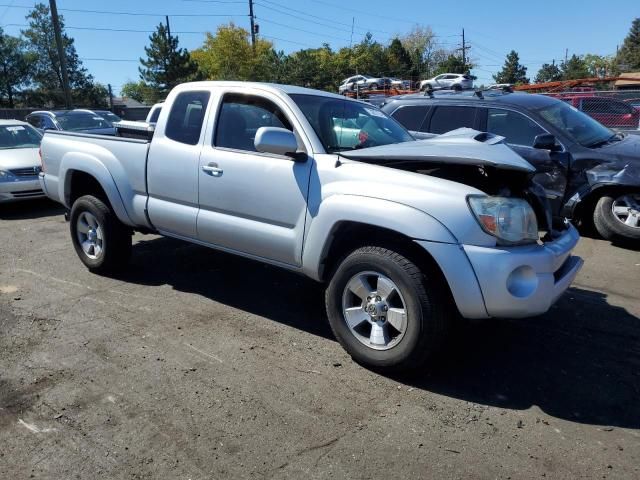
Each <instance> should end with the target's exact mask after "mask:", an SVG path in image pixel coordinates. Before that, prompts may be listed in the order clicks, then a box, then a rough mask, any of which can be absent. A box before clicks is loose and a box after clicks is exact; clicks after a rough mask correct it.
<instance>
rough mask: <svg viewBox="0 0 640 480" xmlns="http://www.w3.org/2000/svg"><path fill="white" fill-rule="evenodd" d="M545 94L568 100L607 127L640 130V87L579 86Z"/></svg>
mask: <svg viewBox="0 0 640 480" xmlns="http://www.w3.org/2000/svg"><path fill="white" fill-rule="evenodd" d="M545 95H549V96H552V97H555V98H558V99H559V100H562V101H564V102H567V103H568V104H570V105H572V106H573V107H575V108H577V109H578V110H580V111H582V112H584V113H586V114H587V115H589V116H590V117H592V118H594V119H596V120H597V121H599V122H600V123H602V124H603V125H604V126H606V127H609V128H612V129H615V130H622V131H629V132H633V133H639V132H640V89H637V90H607V91H603V90H595V89H592V88H577V89H574V90H572V91H567V92H558V93H546V94H545Z"/></svg>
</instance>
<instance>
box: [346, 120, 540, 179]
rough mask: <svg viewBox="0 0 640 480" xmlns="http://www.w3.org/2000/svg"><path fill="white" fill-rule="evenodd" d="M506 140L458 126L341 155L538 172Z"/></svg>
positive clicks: (384, 161)
mask: <svg viewBox="0 0 640 480" xmlns="http://www.w3.org/2000/svg"><path fill="white" fill-rule="evenodd" d="M503 140H504V137H499V136H497V135H492V134H490V133H482V132H479V131H477V130H473V129H471V128H459V129H457V130H453V131H451V132H448V133H445V134H442V135H438V136H436V137H433V138H430V139H427V140H416V141H413V142H404V143H393V144H390V145H383V146H379V147H370V148H362V149H359V150H353V151H346V152H340V156H342V157H344V158H348V159H351V160H357V161H360V162H367V163H377V164H380V165H384V164H392V163H394V162H407V161H409V162H422V161H424V162H428V163H447V164H457V165H477V166H490V167H495V168H497V169H503V170H516V171H521V172H535V168H534V167H533V166H532V165H531V164H530V163H529V162H527V161H526V160H525V159H524V158H522V157H521V156H520V155H518V154H517V153H516V152H514V151H513V150H511V148H509V147H508V146H507V145H505V144H504V143H503Z"/></svg>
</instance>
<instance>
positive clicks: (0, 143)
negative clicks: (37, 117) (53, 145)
mask: <svg viewBox="0 0 640 480" xmlns="http://www.w3.org/2000/svg"><path fill="white" fill-rule="evenodd" d="M41 139H42V135H41V134H40V133H39V132H38V131H37V130H36V129H35V128H33V127H32V126H31V125H7V126H2V127H0V149H2V150H7V149H12V148H38V147H39V146H40V140H41Z"/></svg>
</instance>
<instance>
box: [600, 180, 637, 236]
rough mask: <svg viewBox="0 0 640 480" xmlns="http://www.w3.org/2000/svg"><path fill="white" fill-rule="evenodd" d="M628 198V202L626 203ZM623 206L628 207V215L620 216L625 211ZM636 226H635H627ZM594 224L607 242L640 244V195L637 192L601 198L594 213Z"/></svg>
mask: <svg viewBox="0 0 640 480" xmlns="http://www.w3.org/2000/svg"><path fill="white" fill-rule="evenodd" d="M624 198H627V199H628V201H624ZM622 205H628V209H629V210H628V213H627V214H626V216H625V214H622V215H621V216H618V215H616V214H615V213H614V207H615V208H616V210H617V211H618V212H620V211H623V210H624V207H623V206H622ZM626 219H629V221H628V223H630V224H635V226H632V225H629V224H626V223H625V221H623V220H626ZM593 224H594V226H595V227H596V230H597V231H598V233H599V234H600V235H601V236H602V237H603V238H604V239H606V240H610V241H612V242H619V243H629V242H631V243H635V244H638V242H640V194H638V193H635V192H628V193H616V194H613V195H603V196H602V197H600V199H599V200H598V202H597V203H596V206H595V208H594V211H593Z"/></svg>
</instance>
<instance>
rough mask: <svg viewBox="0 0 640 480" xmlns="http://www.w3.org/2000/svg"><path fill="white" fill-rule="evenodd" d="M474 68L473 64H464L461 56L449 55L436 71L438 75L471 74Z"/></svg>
mask: <svg viewBox="0 0 640 480" xmlns="http://www.w3.org/2000/svg"><path fill="white" fill-rule="evenodd" d="M472 68H473V64H472V63H469V62H467V63H464V62H463V61H462V57H460V56H459V55H454V54H449V56H447V58H446V59H444V61H442V62H440V64H439V65H438V68H437V69H436V74H438V75H439V74H441V73H469V71H470V70H471V69H472Z"/></svg>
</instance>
